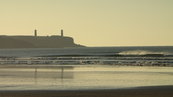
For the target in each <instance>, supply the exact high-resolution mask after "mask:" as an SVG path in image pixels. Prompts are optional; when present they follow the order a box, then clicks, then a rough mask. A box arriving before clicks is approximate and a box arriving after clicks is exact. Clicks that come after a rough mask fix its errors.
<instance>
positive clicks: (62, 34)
mask: <svg viewBox="0 0 173 97" xmlns="http://www.w3.org/2000/svg"><path fill="white" fill-rule="evenodd" d="M63 36H64V33H63V29H61V37H63Z"/></svg>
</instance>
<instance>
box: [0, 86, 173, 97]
mask: <svg viewBox="0 0 173 97" xmlns="http://www.w3.org/2000/svg"><path fill="white" fill-rule="evenodd" d="M172 91H173V85H170V86H144V87H136V88H123V89H122V88H121V89H105V90H104V89H100V90H9V91H5V90H1V91H0V97H106V96H109V97H172V96H173V92H172Z"/></svg>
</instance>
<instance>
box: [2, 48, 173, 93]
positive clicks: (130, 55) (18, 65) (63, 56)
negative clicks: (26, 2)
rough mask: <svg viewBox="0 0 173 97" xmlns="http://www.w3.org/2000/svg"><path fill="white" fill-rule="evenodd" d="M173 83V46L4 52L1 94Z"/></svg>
mask: <svg viewBox="0 0 173 97" xmlns="http://www.w3.org/2000/svg"><path fill="white" fill-rule="evenodd" d="M162 85H173V47H172V46H169V47H90V48H61V49H55V48H47V49H43V48H37V49H0V90H83V89H84V90H85V89H119V88H132V87H141V86H162Z"/></svg>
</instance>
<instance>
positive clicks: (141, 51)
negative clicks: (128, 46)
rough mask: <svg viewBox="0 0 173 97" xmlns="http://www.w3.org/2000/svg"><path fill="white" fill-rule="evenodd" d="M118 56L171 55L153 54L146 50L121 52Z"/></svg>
mask: <svg viewBox="0 0 173 97" xmlns="http://www.w3.org/2000/svg"><path fill="white" fill-rule="evenodd" d="M118 54H119V55H172V54H171V53H170V52H153V51H147V50H131V51H122V52H120V53H118Z"/></svg>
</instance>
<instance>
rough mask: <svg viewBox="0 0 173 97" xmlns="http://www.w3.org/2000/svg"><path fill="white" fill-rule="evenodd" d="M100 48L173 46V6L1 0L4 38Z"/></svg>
mask: <svg viewBox="0 0 173 97" xmlns="http://www.w3.org/2000/svg"><path fill="white" fill-rule="evenodd" d="M34 29H37V30H38V35H40V36H47V35H49V36H50V35H59V34H60V30H61V29H63V30H64V34H65V36H71V37H73V38H74V40H75V43H77V44H82V45H86V46H90V47H93V46H94V47H95V46H173V0H0V34H1V35H33V34H34V33H33V31H34Z"/></svg>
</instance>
